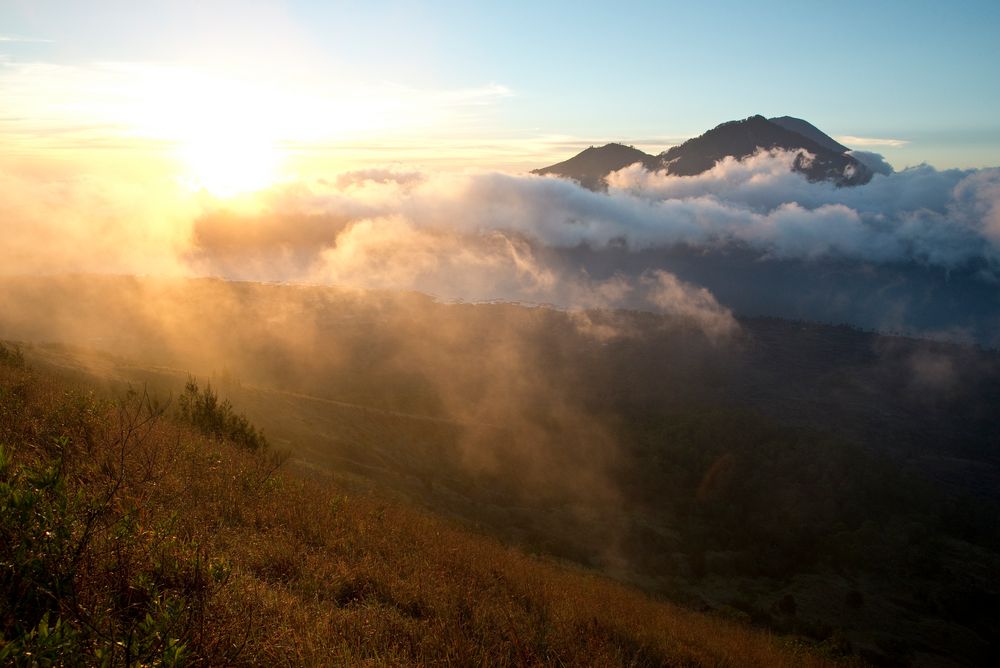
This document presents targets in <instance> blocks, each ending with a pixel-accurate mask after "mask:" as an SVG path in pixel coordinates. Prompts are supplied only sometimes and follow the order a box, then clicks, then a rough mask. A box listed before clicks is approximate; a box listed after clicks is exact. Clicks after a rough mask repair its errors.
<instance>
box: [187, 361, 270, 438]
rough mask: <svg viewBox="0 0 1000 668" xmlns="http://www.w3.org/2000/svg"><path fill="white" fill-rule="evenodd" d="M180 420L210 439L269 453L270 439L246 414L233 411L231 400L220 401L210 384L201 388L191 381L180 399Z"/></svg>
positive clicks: (192, 379)
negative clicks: (268, 440) (268, 439)
mask: <svg viewBox="0 0 1000 668" xmlns="http://www.w3.org/2000/svg"><path fill="white" fill-rule="evenodd" d="M177 412H178V417H179V418H180V419H181V420H182V421H183V422H186V423H188V424H190V425H192V426H193V427H195V428H196V429H197V430H198V431H200V432H201V433H202V434H204V435H205V436H208V437H209V438H214V439H215V440H217V441H223V440H228V441H232V442H233V443H235V444H236V445H238V446H240V447H241V448H244V449H246V450H252V451H256V450H266V449H267V447H268V443H267V439H266V438H264V434H263V433H262V432H261V431H259V430H257V429H256V428H255V427H254V426H253V425H252V424H250V421H249V420H247V419H246V417H245V416H244V415H241V414H237V413H236V412H235V411H233V406H232V404H230V403H229V400H228V399H226V400H223V401H221V402H220V401H219V396H218V394H216V393H215V391H214V390H212V385H211V384H207V385H206V386H205V389H204V390H202V389H199V387H198V383H197V382H196V381H195V379H194V378H189V379H188V382H187V384H186V385H185V386H184V392H183V393H182V394H181V396H180V399H179V400H178V411H177Z"/></svg>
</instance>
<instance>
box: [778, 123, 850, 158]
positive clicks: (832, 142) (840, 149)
mask: <svg viewBox="0 0 1000 668" xmlns="http://www.w3.org/2000/svg"><path fill="white" fill-rule="evenodd" d="M768 120H769V121H771V122H772V123H774V124H775V125H780V126H781V127H783V128H785V129H786V130H791V131H792V132H797V133H798V134H800V135H802V136H803V137H806V138H807V139H811V140H813V141H814V142H816V143H817V144H819V145H820V146H822V147H823V148H826V149H829V150H831V151H834V152H835V153H846V152H847V151H849V150H850V149H849V148H847V147H846V146H844V145H843V144H841V143H840V142H838V141H837V140H836V139H834V138H833V137H831V136H830V135H828V134H826V133H825V132H823V131H822V130H820V129H819V128H817V127H816V126H815V125H813V124H812V123H810V122H809V121H805V120H803V119H801V118H795V117H794V116H775V117H774V118H770V119H768Z"/></svg>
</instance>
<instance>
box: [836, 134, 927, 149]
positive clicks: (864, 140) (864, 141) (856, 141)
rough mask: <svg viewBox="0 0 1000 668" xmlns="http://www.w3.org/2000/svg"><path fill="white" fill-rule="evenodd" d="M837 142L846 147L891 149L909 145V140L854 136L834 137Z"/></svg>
mask: <svg viewBox="0 0 1000 668" xmlns="http://www.w3.org/2000/svg"><path fill="white" fill-rule="evenodd" d="M834 139H836V140H837V141H839V142H840V143H841V144H844V145H845V146H889V147H891V148H900V147H902V146H906V145H907V144H909V143H910V142H909V140H907V139H883V138H879V137H855V136H854V135H840V136H838V137H834Z"/></svg>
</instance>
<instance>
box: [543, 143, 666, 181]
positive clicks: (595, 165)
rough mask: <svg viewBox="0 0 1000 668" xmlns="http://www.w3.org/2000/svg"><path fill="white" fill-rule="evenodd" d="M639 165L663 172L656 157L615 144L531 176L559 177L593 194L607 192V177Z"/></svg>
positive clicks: (578, 156) (631, 147) (632, 147)
mask: <svg viewBox="0 0 1000 668" xmlns="http://www.w3.org/2000/svg"><path fill="white" fill-rule="evenodd" d="M637 162H638V163H640V164H642V166H643V167H645V168H646V169H648V170H650V171H654V170H656V169H662V165H661V164H660V161H659V159H658V158H657V157H656V156H652V155H649V154H648V153H645V152H643V151H640V150H639V149H637V148H635V147H634V146H626V145H625V144H619V143H611V144H605V145H604V146H591V147H590V148H587V149H584V150H583V151H581V152H580V153H578V154H577V155H575V156H573V157H572V158H570V159H569V160H565V161H563V162H560V163H556V164H555V165H551V166H549V167H543V168H541V169H536V170H534V171H532V172H531V173H532V174H541V175H545V174H555V175H556V176H563V177H567V178H571V179H573V180H574V181H577V182H579V184H580V185H582V186H583V187H585V188H589V189H590V190H604V189H606V188H607V182H606V181H605V180H604V177H606V176H607V175H608V174H610V173H611V172H615V171H618V170H619V169H622V168H624V167H628V166H629V165H633V164H635V163H637Z"/></svg>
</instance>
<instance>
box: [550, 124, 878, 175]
mask: <svg viewBox="0 0 1000 668" xmlns="http://www.w3.org/2000/svg"><path fill="white" fill-rule="evenodd" d="M777 120H778V121H779V122H772V121H769V120H768V119H766V118H764V117H763V116H751V117H750V118H746V119H744V120H741V121H729V122H728V123H723V124H722V125H719V126H717V127H715V128H713V129H711V130H709V131H708V132H706V133H705V134H703V135H701V136H699V137H695V138H694V139H689V140H688V141H686V142H684V143H683V144H681V145H679V146H674V147H672V148H671V149H669V150H668V151H665V152H664V153H661V154H660V155H659V156H651V155H649V154H647V153H643V152H642V151H640V150H638V149H635V148H632V147H629V146H623V145H621V144H607V145H606V146H601V147H599V148H595V147H591V148H588V149H587V150H585V151H583V152H582V153H580V154H578V155H576V156H574V157H572V158H570V159H569V160H566V161H564V162H560V163H557V164H555V165H550V166H549V167H543V168H541V169H536V170H534V171H533V172H532V173H533V174H555V175H556V176H563V177H567V178H571V179H574V180H576V181H578V182H579V183H580V184H581V185H583V186H584V187H586V188H590V189H591V190H603V189H604V188H606V187H607V183H606V182H605V180H604V177H606V176H607V175H608V174H609V173H610V172H613V171H616V170H618V169H621V168H623V167H627V166H628V165H631V164H634V163H636V162H638V163H641V164H642V165H643V166H644V167H646V169H649V170H651V171H653V170H659V169H666V170H667V172H668V173H669V174H673V175H677V176H694V175H696V174H701V173H703V172H705V171H707V170H709V169H711V168H712V167H713V166H714V165H715V164H716V163H717V162H718V161H720V160H722V159H723V158H725V157H727V156H732V157H735V158H737V159H743V158H746V157H748V156H751V155H753V154H754V153H755V152H756V151H757V150H758V149H767V150H772V149H784V150H791V151H794V150H805V151H808V152H809V153H810V154H812V156H813V159H812V160H809V159H806V158H804V157H803V158H799V159H798V160H796V162H795V166H794V169H795V171H798V172H801V173H802V174H804V175H805V176H806V178H808V179H809V180H810V181H831V182H833V183H836V184H837V185H840V186H854V185H862V184H865V183H868V181H870V180H871V178H872V171H871V169H869V168H868V167H866V166H865V165H864V164H863V163H862V162H860V161H859V160H856V159H855V158H853V157H852V156H850V155H847V154H846V153H844V151H846V150H847V148H846V147H844V146H841V145H840V144H838V143H837V142H835V141H834V140H833V139H831V138H830V137H828V136H827V135H825V134H824V133H822V132H821V131H820V130H819V129H817V128H816V127H814V126H813V125H812V124H810V123H807V122H806V121H803V120H801V119H797V118H791V117H787V116H785V117H782V118H779V119H777ZM786 126H790V127H792V128H795V129H789V128H788V127H786Z"/></svg>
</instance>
